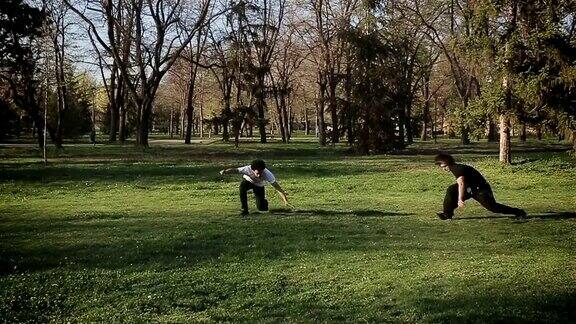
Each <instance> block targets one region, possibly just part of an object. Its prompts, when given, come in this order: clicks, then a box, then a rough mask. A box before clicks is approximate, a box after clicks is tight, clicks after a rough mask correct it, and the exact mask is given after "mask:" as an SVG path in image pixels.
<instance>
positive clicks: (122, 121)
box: [118, 102, 128, 144]
mask: <svg viewBox="0 0 576 324" xmlns="http://www.w3.org/2000/svg"><path fill="white" fill-rule="evenodd" d="M119 113H120V116H119V118H118V137H119V139H120V143H121V144H124V143H126V138H128V130H127V129H126V106H125V104H124V102H123V103H122V106H120V111H119Z"/></svg>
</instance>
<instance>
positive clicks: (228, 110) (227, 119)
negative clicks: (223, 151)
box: [214, 95, 232, 142]
mask: <svg viewBox="0 0 576 324" xmlns="http://www.w3.org/2000/svg"><path fill="white" fill-rule="evenodd" d="M224 100H225V102H224V114H223V116H222V140H223V141H224V142H228V141H229V140H230V132H229V131H228V124H229V123H230V116H231V115H232V110H231V108H230V105H231V104H230V100H231V98H230V95H227V96H226V98H225V99H224ZM216 134H217V133H214V135H216Z"/></svg>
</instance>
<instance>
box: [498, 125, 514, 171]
mask: <svg viewBox="0 0 576 324" xmlns="http://www.w3.org/2000/svg"><path fill="white" fill-rule="evenodd" d="M511 161H512V149H511V145H510V117H509V116H508V115H506V114H500V162H501V163H504V164H510V162H511Z"/></svg>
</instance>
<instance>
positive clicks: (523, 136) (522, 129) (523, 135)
mask: <svg viewBox="0 0 576 324" xmlns="http://www.w3.org/2000/svg"><path fill="white" fill-rule="evenodd" d="M526 137H527V136H526V123H522V125H520V142H522V143H526Z"/></svg>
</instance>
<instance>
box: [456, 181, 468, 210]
mask: <svg viewBox="0 0 576 324" xmlns="http://www.w3.org/2000/svg"><path fill="white" fill-rule="evenodd" d="M456 183H458V207H464V194H465V192H466V188H465V187H464V176H460V177H458V178H457V179H456Z"/></svg>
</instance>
